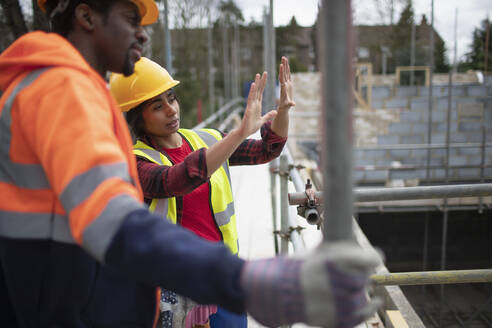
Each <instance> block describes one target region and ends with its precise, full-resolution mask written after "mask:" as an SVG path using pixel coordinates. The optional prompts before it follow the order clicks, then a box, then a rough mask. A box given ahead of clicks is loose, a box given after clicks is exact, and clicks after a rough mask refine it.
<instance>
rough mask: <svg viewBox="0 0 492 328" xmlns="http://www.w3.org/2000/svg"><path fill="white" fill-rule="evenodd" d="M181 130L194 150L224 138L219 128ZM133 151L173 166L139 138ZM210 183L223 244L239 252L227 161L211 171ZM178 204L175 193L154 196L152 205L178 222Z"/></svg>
mask: <svg viewBox="0 0 492 328" xmlns="http://www.w3.org/2000/svg"><path fill="white" fill-rule="evenodd" d="M178 132H179V133H180V134H181V135H182V136H183V138H184V139H185V140H186V141H187V142H188V143H189V144H190V146H191V149H192V150H193V151H194V150H197V149H200V148H209V147H211V146H212V145H213V144H215V143H216V142H217V141H219V140H221V139H222V135H221V134H220V132H218V131H217V130H213V129H201V130H188V129H179V131H178ZM134 154H135V155H137V156H141V157H143V158H146V159H148V160H150V161H152V162H153V163H156V164H159V165H167V166H172V163H171V161H170V160H169V159H168V158H167V157H166V156H165V155H163V154H161V153H160V152H158V151H157V150H155V149H153V148H152V147H150V146H148V145H146V144H145V143H143V142H141V141H137V143H136V144H135V146H134ZM209 185H210V197H211V204H212V212H213V215H214V219H215V222H216V224H217V226H218V227H219V230H220V232H221V234H222V237H223V240H224V244H226V245H227V246H228V247H229V249H230V250H231V252H232V253H233V254H237V253H238V250H239V247H238V238H237V229H236V216H235V213H234V201H233V198H232V188H231V178H230V173H229V165H228V161H226V162H224V163H223V164H222V166H221V167H220V168H219V169H218V170H217V171H215V172H214V173H213V174H212V176H211V177H210V184H209ZM164 201H165V202H166V205H164V204H162V203H163V202H164ZM154 202H156V203H158V204H159V205H161V207H160V208H158V207H157V206H152V205H153V204H154ZM169 205H171V206H174V213H171V211H170V208H169ZM175 206H176V198H175V197H171V198H164V199H153V200H152V203H151V206H150V209H151V210H154V211H155V212H156V213H159V214H160V215H162V216H166V217H167V218H168V220H170V221H171V222H173V223H176V220H177V217H176V216H177V215H176V210H175ZM166 209H167V211H166Z"/></svg>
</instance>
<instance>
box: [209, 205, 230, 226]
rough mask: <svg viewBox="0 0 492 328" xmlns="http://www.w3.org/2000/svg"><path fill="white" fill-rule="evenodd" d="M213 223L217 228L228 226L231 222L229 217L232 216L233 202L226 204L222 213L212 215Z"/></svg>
mask: <svg viewBox="0 0 492 328" xmlns="http://www.w3.org/2000/svg"><path fill="white" fill-rule="evenodd" d="M214 215H215V221H216V222H217V224H218V225H219V227H221V226H223V225H226V224H228V223H229V222H230V221H231V217H232V216H233V215H234V202H230V203H229V204H227V208H226V209H225V210H224V211H222V212H217V213H214Z"/></svg>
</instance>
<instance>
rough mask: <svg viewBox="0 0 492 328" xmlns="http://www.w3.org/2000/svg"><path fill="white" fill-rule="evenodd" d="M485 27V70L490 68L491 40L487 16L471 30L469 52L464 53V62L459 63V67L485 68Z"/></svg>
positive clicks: (491, 63) (491, 68) (491, 58)
mask: <svg viewBox="0 0 492 328" xmlns="http://www.w3.org/2000/svg"><path fill="white" fill-rule="evenodd" d="M487 29H489V33H488V54H487V55H488V58H487V71H491V70H492V42H491V41H492V40H491V37H490V34H491V33H490V21H489V19H488V18H485V19H484V20H483V21H482V22H481V24H480V26H479V27H477V28H475V30H474V31H473V41H472V44H471V45H470V52H468V53H467V54H466V59H465V61H464V63H462V64H461V65H460V68H462V69H474V70H481V71H483V70H484V69H485V55H486V51H485V50H486V49H485V45H486V44H487V40H486V37H487Z"/></svg>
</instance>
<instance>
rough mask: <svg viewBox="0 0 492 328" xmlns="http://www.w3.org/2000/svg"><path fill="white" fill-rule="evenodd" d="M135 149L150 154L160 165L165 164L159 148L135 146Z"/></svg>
mask: <svg viewBox="0 0 492 328" xmlns="http://www.w3.org/2000/svg"><path fill="white" fill-rule="evenodd" d="M134 150H139V151H141V152H142V153H144V154H146V155H147V156H149V157H150V158H152V159H153V160H154V161H156V162H157V163H159V164H160V165H164V163H163V162H162V160H161V154H160V153H159V152H158V151H157V150H154V149H147V148H134Z"/></svg>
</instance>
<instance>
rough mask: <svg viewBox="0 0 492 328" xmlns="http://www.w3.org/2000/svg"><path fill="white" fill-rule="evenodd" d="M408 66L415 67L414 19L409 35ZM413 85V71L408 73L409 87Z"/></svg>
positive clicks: (413, 19)
mask: <svg viewBox="0 0 492 328" xmlns="http://www.w3.org/2000/svg"><path fill="white" fill-rule="evenodd" d="M410 35H411V36H410V38H411V40H410V66H415V17H412V31H411V34H410ZM414 84H415V71H414V70H411V71H410V86H413V85H414Z"/></svg>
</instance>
